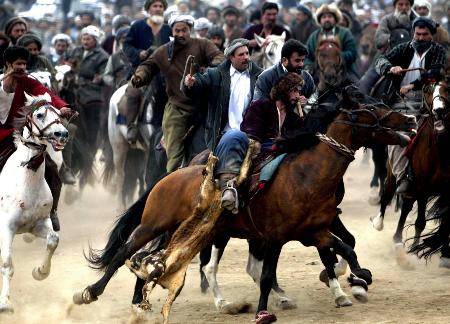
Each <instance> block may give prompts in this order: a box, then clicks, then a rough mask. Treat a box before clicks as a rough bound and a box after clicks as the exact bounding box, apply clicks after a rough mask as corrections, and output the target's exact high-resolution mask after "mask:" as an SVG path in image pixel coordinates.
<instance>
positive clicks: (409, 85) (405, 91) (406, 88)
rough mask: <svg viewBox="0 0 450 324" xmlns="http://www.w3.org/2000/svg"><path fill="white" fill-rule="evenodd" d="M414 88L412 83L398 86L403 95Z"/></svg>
mask: <svg viewBox="0 0 450 324" xmlns="http://www.w3.org/2000/svg"><path fill="white" fill-rule="evenodd" d="M413 88H414V85H413V84H407V85H405V86H403V87H401V88H400V94H402V95H405V94H407V93H408V92H409V91H411V90H412V89H413Z"/></svg>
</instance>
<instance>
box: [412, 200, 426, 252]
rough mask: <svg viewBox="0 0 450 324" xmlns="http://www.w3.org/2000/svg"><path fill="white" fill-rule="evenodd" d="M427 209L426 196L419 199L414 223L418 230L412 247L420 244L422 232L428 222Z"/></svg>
mask: <svg viewBox="0 0 450 324" xmlns="http://www.w3.org/2000/svg"><path fill="white" fill-rule="evenodd" d="M426 209H427V199H426V198H419V199H417V218H416V222H415V224H414V228H415V231H416V232H415V234H414V242H413V244H412V247H414V246H417V244H419V241H420V236H421V235H422V232H423V230H424V229H425V225H426V224H427V220H426Z"/></svg>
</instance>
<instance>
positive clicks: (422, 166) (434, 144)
mask: <svg viewBox="0 0 450 324" xmlns="http://www.w3.org/2000/svg"><path fill="white" fill-rule="evenodd" d="M449 98H450V97H449V86H448V84H447V82H438V83H434V84H431V85H427V86H426V87H425V88H424V106H425V108H426V109H427V113H426V114H425V115H424V116H423V117H422V118H421V120H420V121H419V125H420V127H419V131H418V134H417V136H416V137H415V138H414V141H413V142H412V143H411V145H410V147H409V149H408V152H407V154H408V156H409V157H410V163H411V168H412V171H413V174H414V181H413V183H414V188H413V191H412V192H411V194H412V196H411V197H408V198H403V202H402V207H401V213H400V219H399V221H398V225H397V229H396V231H395V234H394V243H395V244H396V257H397V261H398V263H399V264H400V265H401V266H404V267H406V268H411V267H413V264H412V263H410V262H409V260H408V259H407V258H406V256H405V249H404V246H403V244H404V243H403V229H404V226H405V222H406V217H407V216H408V214H409V213H410V212H411V210H412V208H413V204H414V202H416V201H417V219H416V222H415V235H414V241H413V243H412V247H411V249H412V250H413V251H416V252H419V250H420V249H416V247H417V246H418V244H419V243H420V237H421V234H422V232H423V230H424V229H425V225H426V219H425V217H426V207H427V202H428V200H429V199H430V198H431V197H434V196H439V195H441V194H446V193H447V192H448V191H449V189H448V184H449V182H450V154H448V145H449V144H450V114H449V112H450V101H449V100H450V99H449ZM436 105H441V106H442V107H444V116H442V117H443V121H444V124H445V127H446V132H445V133H443V134H437V133H436V131H435V127H434V122H435V120H436V116H435V114H434V113H433V107H435V106H436ZM395 183H396V181H395V178H394V176H393V174H392V171H391V170H389V173H388V178H387V181H386V189H385V193H384V194H383V195H382V197H381V201H380V205H381V206H380V213H379V214H378V215H377V216H376V217H374V218H373V219H372V222H373V224H374V227H375V228H376V229H377V230H382V229H383V219H384V215H385V211H386V207H387V205H388V204H389V203H390V201H391V200H392V198H393V196H394V192H395ZM447 242H448V235H447ZM441 243H442V245H443V246H442V251H441V252H442V262H441V266H444V267H448V268H450V259H449V258H450V251H449V249H448V243H447V244H446V242H445V241H444V242H441Z"/></svg>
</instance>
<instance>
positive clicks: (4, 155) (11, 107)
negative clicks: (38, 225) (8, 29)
mask: <svg viewBox="0 0 450 324" xmlns="http://www.w3.org/2000/svg"><path fill="white" fill-rule="evenodd" d="M29 56H30V54H29V52H28V50H27V49H26V48H23V47H18V46H12V47H9V48H7V49H6V50H5V53H4V59H5V65H6V70H5V74H4V75H5V78H4V79H3V80H2V81H1V86H0V172H1V170H2V169H3V166H4V165H5V163H6V160H7V159H8V158H9V157H10V156H11V154H12V153H14V151H15V149H16V148H15V145H14V138H13V132H14V126H13V125H15V123H16V122H17V120H18V119H20V118H23V116H21V114H20V108H22V107H23V106H25V101H26V100H25V92H26V93H29V94H31V95H34V96H37V95H42V94H44V93H48V94H50V97H51V99H52V105H53V106H54V107H55V108H57V109H59V111H60V113H61V115H63V116H69V115H70V114H71V109H70V108H69V107H68V106H67V104H66V103H65V102H64V101H63V100H61V99H60V98H58V97H57V96H55V95H54V94H53V93H51V92H50V91H49V90H48V89H47V88H45V87H44V86H43V85H42V84H41V83H39V82H38V81H36V80H35V79H34V78H32V77H29V76H28V75H27V74H26V69H27V62H28V59H29ZM45 179H46V181H47V183H48V184H49V187H50V190H51V192H52V196H53V205H52V210H51V212H50V219H51V221H52V224H53V229H54V230H55V231H59V228H60V226H59V220H58V216H57V212H56V211H57V207H58V201H59V195H60V193H61V180H60V179H59V176H58V170H57V167H56V164H55V163H54V162H53V161H52V160H51V159H50V158H48V157H47V158H46V159H45ZM2 185H3V184H2ZM24 185H26V184H25V183H24Z"/></svg>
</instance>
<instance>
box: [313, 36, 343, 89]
mask: <svg viewBox="0 0 450 324" xmlns="http://www.w3.org/2000/svg"><path fill="white" fill-rule="evenodd" d="M315 55H316V62H317V64H316V74H317V75H318V78H319V84H318V88H319V92H324V91H326V90H329V89H335V88H336V89H337V88H339V87H340V86H342V83H343V82H344V81H345V79H346V75H345V65H344V64H343V59H342V56H341V45H340V44H339V40H338V39H324V40H320V41H319V43H318V45H317V48H316V53H315ZM340 90H342V87H341V88H340V89H339V92H340Z"/></svg>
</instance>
